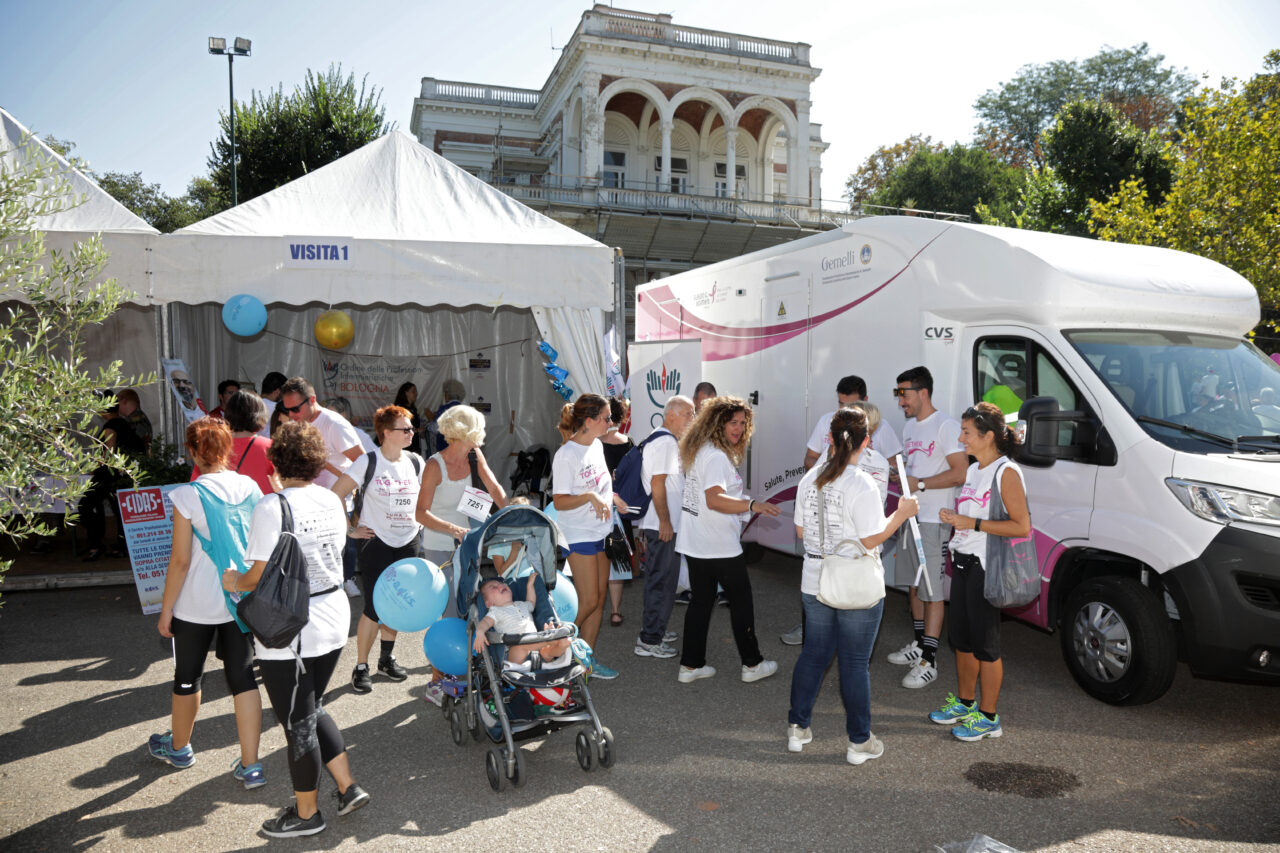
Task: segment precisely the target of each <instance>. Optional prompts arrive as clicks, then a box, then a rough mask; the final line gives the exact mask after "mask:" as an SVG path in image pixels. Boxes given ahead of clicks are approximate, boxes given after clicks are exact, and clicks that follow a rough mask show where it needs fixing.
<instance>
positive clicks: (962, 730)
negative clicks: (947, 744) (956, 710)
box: [951, 711, 1004, 741]
mask: <svg viewBox="0 0 1280 853" xmlns="http://www.w3.org/2000/svg"><path fill="white" fill-rule="evenodd" d="M951 734H952V735H954V736H955V737H957V738H958V739H960V740H967V741H974V740H982V739H983V738H984V737H1000V735H1002V734H1004V731H1003V730H1002V729H1001V728H1000V715H999V714H996V718H995V719H994V720H988V719H987V717H986V715H985V714H983V713H982V712H981V711H974V712H973V713H972V714H970V715H969V716H967V717H965V718H963V719H962V720H960V725H958V726H956V727H955V728H953V729H952V730H951Z"/></svg>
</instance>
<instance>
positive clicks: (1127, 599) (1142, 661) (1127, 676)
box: [1061, 577, 1178, 705]
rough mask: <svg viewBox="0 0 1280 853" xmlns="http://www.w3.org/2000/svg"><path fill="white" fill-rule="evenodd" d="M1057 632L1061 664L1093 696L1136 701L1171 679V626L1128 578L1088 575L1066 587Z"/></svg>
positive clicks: (1160, 690) (1155, 695) (1159, 691)
mask: <svg viewBox="0 0 1280 853" xmlns="http://www.w3.org/2000/svg"><path fill="white" fill-rule="evenodd" d="M1061 636H1062V656H1063V657H1064V658H1065V659H1066V662H1067V668H1068V669H1070V670H1071V675H1072V676H1074V677H1075V680H1076V682H1077V683H1079V685H1080V686H1081V687H1082V688H1083V689H1084V692H1086V693H1088V694H1089V695H1090V696H1092V697H1093V698H1095V699H1100V700H1101V701H1103V702H1107V703H1109V704H1111V705H1142V704H1145V703H1147V702H1153V701H1155V700H1156V699H1159V698H1160V697H1161V696H1163V695H1164V694H1165V691H1167V690H1168V689H1169V685H1171V684H1172V683H1173V676H1174V674H1175V672H1176V671H1177V665H1178V648H1177V639H1176V637H1175V636H1174V633H1173V625H1172V623H1170V621H1169V618H1168V616H1167V615H1166V614H1165V611H1164V607H1163V606H1162V604H1161V602H1160V599H1159V598H1158V597H1157V596H1156V595H1155V593H1153V592H1152V591H1151V590H1149V589H1147V588H1146V587H1145V586H1143V585H1142V584H1140V583H1138V582H1137V581H1136V580H1133V579H1132V578H1121V577H1102V578H1093V579H1091V580H1087V581H1084V582H1083V583H1081V584H1080V585H1079V586H1077V587H1076V588H1075V589H1074V590H1072V591H1071V594H1070V595H1068V596H1067V603H1066V608H1065V610H1064V611H1063V615H1062V624H1061Z"/></svg>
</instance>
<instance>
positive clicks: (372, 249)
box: [148, 132, 614, 458]
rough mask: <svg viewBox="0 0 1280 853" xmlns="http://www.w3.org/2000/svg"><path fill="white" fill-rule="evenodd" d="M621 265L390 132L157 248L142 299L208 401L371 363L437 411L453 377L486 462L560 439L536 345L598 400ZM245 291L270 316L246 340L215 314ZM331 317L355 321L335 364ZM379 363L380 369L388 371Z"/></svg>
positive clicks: (370, 370)
mask: <svg viewBox="0 0 1280 853" xmlns="http://www.w3.org/2000/svg"><path fill="white" fill-rule="evenodd" d="M613 266H614V265H613V253H612V251H611V250H610V249H609V248H608V247H606V246H604V245H602V244H600V243H597V242H595V241H594V240H591V239H589V238H587V237H585V236H583V235H581V234H579V233H578V232H576V231H574V230H572V229H570V228H567V227H565V226H562V225H560V224H558V223H556V222H554V221H552V220H550V219H548V218H546V217H544V216H542V215H541V214H538V213H536V212H535V211H533V210H531V209H529V208H528V207H526V206H524V205H522V204H520V203H519V202H517V201H514V200H513V199H511V198H510V197H508V196H507V195H505V194H503V193H501V192H499V191H498V190H495V189H493V188H492V187H490V186H488V185H487V184H485V183H483V182H481V181H479V180H477V179H476V178H474V177H472V176H471V175H469V174H467V173H466V172H465V171H463V170H462V169H459V168H458V167H456V166H454V165H453V164H451V163H449V162H448V161H447V160H445V159H443V158H442V157H440V156H438V155H436V154H435V153H433V152H432V151H430V150H429V149H427V148H424V147H423V146H421V145H420V144H418V143H417V142H416V141H415V140H413V139H412V138H410V137H409V136H407V135H405V134H403V133H399V132H393V133H390V134H388V135H386V136H384V137H382V138H381V139H378V140H376V141H374V142H372V143H370V144H369V145H366V146H365V147H363V148H362V149H360V150H359V151H356V152H353V153H352V154H349V155H347V156H346V157H343V158H341V159H339V160H337V161H335V162H333V163H331V164H329V165H327V166H325V167H323V168H321V169H317V170H316V171H315V172H312V173H311V174H309V175H306V176H304V177H302V178H299V179H298V180H295V181H293V182H292V183H289V184H287V185H285V186H283V187H280V188H278V189H276V190H273V191H271V192H269V193H266V194H264V195H262V196H259V197H258V198H255V199H252V200H251V201H248V202H245V203H244V204H242V205H240V206H238V207H236V208H233V209H231V210H228V211H225V212H224V213H221V214H218V215H217V216H214V217H211V218H209V219H207V220H204V221H203V222H199V223H197V224H195V225H192V226H190V227H188V228H184V229H181V230H180V231H177V232H175V233H173V234H171V235H166V236H163V237H160V238H159V239H157V240H156V241H155V250H154V252H152V254H151V259H150V263H149V272H150V276H149V277H150V286H149V288H148V294H149V297H150V298H151V299H152V300H154V301H156V302H161V303H171V304H175V305H178V306H179V307H178V309H177V310H176V311H174V312H173V316H172V317H171V318H170V322H169V324H168V326H169V335H168V340H167V342H166V347H165V349H166V350H167V352H166V353H165V354H166V355H168V356H176V357H182V358H184V359H185V360H186V361H187V363H188V367H189V368H190V372H191V374H192V376H193V378H194V379H196V381H197V384H198V386H199V388H200V390H201V391H202V392H203V393H204V396H205V398H206V399H209V398H210V397H211V396H212V394H213V391H214V386H215V385H216V383H217V382H218V381H219V380H220V379H223V378H236V379H240V380H242V381H245V380H248V381H253V382H260V381H261V378H262V376H263V375H264V374H265V373H266V372H267V371H270V370H280V371H282V372H285V373H288V374H290V375H297V374H302V375H306V376H308V377H309V378H311V380H312V382H313V384H315V385H316V386H317V390H318V391H319V389H320V386H321V380H324V381H325V382H331V381H333V382H335V383H336V382H339V381H340V378H339V379H338V380H335V379H334V377H332V376H329V375H328V374H329V373H330V372H333V371H341V370H345V369H348V367H347V366H348V365H350V364H352V363H353V361H352V360H353V359H354V358H363V359H364V361H363V362H362V366H361V367H360V368H359V369H360V370H362V371H364V373H362V376H364V377H365V381H366V384H369V385H374V384H376V383H374V382H368V381H367V377H368V376H369V375H373V376H378V375H383V376H384V377H385V379H386V384H385V385H384V386H381V389H380V393H383V394H384V395H386V399H385V402H386V403H390V402H391V399H390V396H391V395H394V392H395V386H396V385H398V384H399V383H398V381H396V380H398V379H402V378H409V379H410V381H414V382H415V383H416V384H417V385H418V388H419V391H420V401H421V402H424V403H427V404H429V405H433V406H434V405H435V404H437V403H438V402H439V399H438V398H439V393H438V392H439V389H440V386H441V385H442V384H443V382H444V380H445V379H447V378H449V377H450V376H454V377H456V378H459V379H461V380H462V381H463V383H464V385H468V386H469V387H468V401H469V402H470V401H473V400H475V399H476V395H475V392H474V391H473V389H472V387H470V386H472V385H475V386H477V387H480V386H483V387H484V388H485V389H486V390H487V394H486V395H482V396H485V397H486V399H485V400H484V402H485V403H486V404H488V406H489V442H488V443H489V446H490V447H492V448H493V450H492V451H491V452H490V454H489V455H490V457H491V458H493V457H494V456H495V455H496V454H497V453H498V452H507V451H511V450H515V449H519V448H522V447H524V446H527V445H528V444H531V443H537V442H539V441H541V442H545V441H546V440H547V438H548V434H549V436H551V437H554V435H555V433H554V432H553V431H551V426H552V425H553V424H554V417H555V412H556V410H557V409H558V407H559V402H560V401H559V398H558V397H556V396H555V395H554V394H553V393H552V392H551V390H550V388H549V385H548V384H547V378H546V376H545V374H543V372H542V361H541V358H540V357H539V354H538V352H537V351H536V348H535V347H536V342H537V339H538V338H542V339H544V340H546V341H548V342H549V343H550V344H551V345H552V346H554V347H555V348H556V349H557V350H558V351H559V352H560V359H559V363H560V364H561V365H562V366H563V367H565V368H566V369H567V370H569V372H570V378H569V380H568V382H567V384H568V385H569V386H571V387H572V388H574V389H575V391H576V392H584V391H595V392H602V391H603V388H604V360H603V357H602V354H601V346H600V340H601V334H602V331H603V316H602V311H604V310H609V309H611V308H612V307H613V300H612V296H613ZM239 293H248V294H252V295H254V296H257V297H258V298H259V299H261V300H262V301H263V302H264V303H266V304H267V305H268V324H267V329H266V331H265V332H263V333H262V334H260V335H258V336H255V337H254V338H253V339H250V340H246V339H243V338H237V337H235V336H233V335H231V334H230V333H229V332H227V331H226V330H225V329H224V328H223V326H222V324H221V322H220V320H219V312H220V310H221V305H222V303H224V302H225V301H226V300H227V299H229V298H230V297H231V296H233V295H235V294H239ZM329 307H338V308H341V309H342V310H345V311H347V312H348V313H349V314H351V315H352V316H353V319H354V321H355V326H356V337H355V340H354V341H353V342H352V344H351V345H350V346H349V347H347V349H346V351H345V352H342V353H337V352H333V351H329V350H321V349H319V348H318V347H317V346H316V345H315V344H314V338H313V336H312V333H311V324H312V323H313V322H314V319H315V317H316V316H317V315H318V314H319V313H320V311H322V310H324V309H326V308H329ZM352 353H359V354H361V355H360V356H358V357H357V356H353V355H351V354H352ZM413 356H421V357H425V358H426V359H427V361H426V362H425V364H426V365H427V367H426V368H425V371H426V372H425V373H423V372H422V371H423V370H424V368H423V367H421V366H419V368H418V370H419V372H418V373H417V374H414V373H412V372H410V371H411V367H406V366H404V364H403V359H405V358H407V357H413ZM516 356H518V358H517V357H516ZM377 359H383V360H384V362H383V363H385V364H386V365H389V366H388V367H387V368H386V370H385V371H382V373H381V374H380V373H379V367H378V364H380V363H379V362H377V361H376V360H377ZM397 359H399V360H400V361H397ZM392 366H395V367H394V369H393V367H392ZM353 369H354V368H353ZM397 371H398V372H397ZM333 387H338V385H337V384H334V385H333ZM356 414H357V420H358V421H359V420H364V419H365V417H367V413H361V412H360V411H357V413H356Z"/></svg>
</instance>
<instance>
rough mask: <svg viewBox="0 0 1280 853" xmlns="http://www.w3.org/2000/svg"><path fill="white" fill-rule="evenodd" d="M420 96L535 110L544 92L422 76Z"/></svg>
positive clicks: (453, 101)
mask: <svg viewBox="0 0 1280 853" xmlns="http://www.w3.org/2000/svg"><path fill="white" fill-rule="evenodd" d="M418 97H420V98H422V99H423V100H429V101H448V102H451V103H458V104H482V105H484V106H491V107H507V108H510V109H517V110H528V111H529V112H533V111H534V110H536V109H537V108H538V101H539V99H540V98H541V97H542V92H540V91H538V90H537V89H517V88H515V87H512V86H488V85H485V84H483V83H463V82H460V81H458V80H437V79H436V78H434V77H423V78H422V90H421V92H420V94H419V95H418Z"/></svg>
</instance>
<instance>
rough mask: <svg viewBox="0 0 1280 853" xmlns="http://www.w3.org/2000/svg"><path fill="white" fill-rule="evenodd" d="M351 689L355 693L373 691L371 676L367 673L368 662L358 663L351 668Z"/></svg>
mask: <svg viewBox="0 0 1280 853" xmlns="http://www.w3.org/2000/svg"><path fill="white" fill-rule="evenodd" d="M351 689H352V690H354V691H355V692H357V693H370V692H372V691H373V676H371V675H370V674H369V664H367V663H358V664H356V668H355V669H353V670H351Z"/></svg>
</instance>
